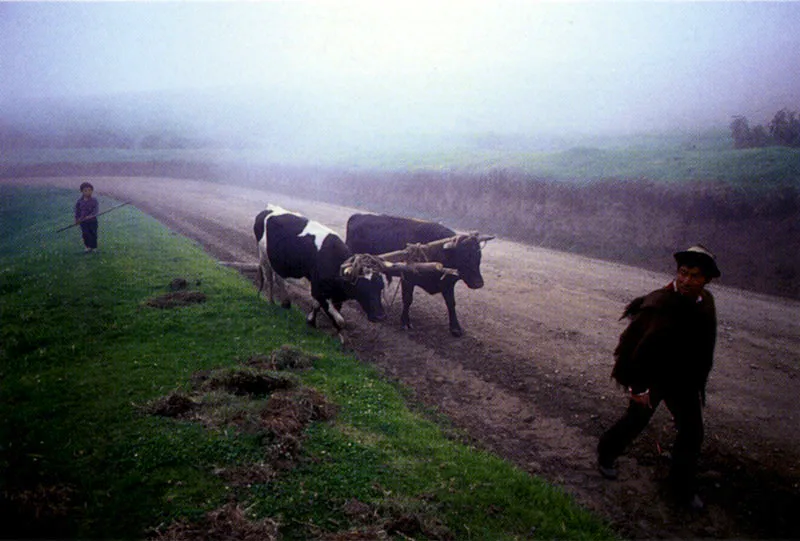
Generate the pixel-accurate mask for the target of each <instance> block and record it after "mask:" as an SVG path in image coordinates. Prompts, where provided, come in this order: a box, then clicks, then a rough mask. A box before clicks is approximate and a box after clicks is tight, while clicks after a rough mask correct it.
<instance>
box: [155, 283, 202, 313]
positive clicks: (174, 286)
mask: <svg viewBox="0 0 800 541" xmlns="http://www.w3.org/2000/svg"><path fill="white" fill-rule="evenodd" d="M194 284H195V285H196V286H199V285H200V281H199V280H196V281H195V282H194ZM188 288H189V281H188V280H186V278H180V277H178V278H173V279H172V281H171V282H170V283H169V284H168V285H167V289H169V292H168V293H164V294H163V295H159V296H157V297H153V298H150V299H147V300H146V301H145V303H144V304H145V306H149V307H150V308H161V309H165V308H180V307H183V306H191V305H193V304H201V303H204V302H206V300H207V297H206V294H205V293H203V292H201V291H192V290H190V289H188Z"/></svg>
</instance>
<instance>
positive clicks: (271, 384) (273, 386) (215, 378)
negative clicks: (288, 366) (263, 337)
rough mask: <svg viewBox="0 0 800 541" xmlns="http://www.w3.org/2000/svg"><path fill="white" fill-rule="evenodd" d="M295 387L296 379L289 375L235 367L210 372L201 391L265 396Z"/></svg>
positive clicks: (246, 367)
mask: <svg viewBox="0 0 800 541" xmlns="http://www.w3.org/2000/svg"><path fill="white" fill-rule="evenodd" d="M200 377H202V376H200ZM297 385H299V383H298V381H297V378H295V377H294V376H292V375H291V374H286V373H282V372H272V371H268V370H259V369H258V368H253V367H249V366H245V367H238V366H237V367H234V368H223V369H221V370H213V371H211V372H210V373H209V374H208V375H207V376H206V377H205V380H204V381H202V383H201V390H203V391H215V390H224V391H226V392H229V393H231V394H235V395H267V394H270V393H272V392H273V391H277V390H280V389H291V388H293V387H297Z"/></svg>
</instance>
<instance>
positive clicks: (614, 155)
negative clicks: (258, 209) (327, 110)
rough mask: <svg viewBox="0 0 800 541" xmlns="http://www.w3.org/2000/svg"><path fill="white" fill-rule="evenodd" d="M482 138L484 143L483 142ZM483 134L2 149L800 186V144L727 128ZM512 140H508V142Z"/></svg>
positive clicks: (20, 156) (37, 161)
mask: <svg viewBox="0 0 800 541" xmlns="http://www.w3.org/2000/svg"><path fill="white" fill-rule="evenodd" d="M476 141H477V142H476ZM479 141H480V140H479V139H478V140H474V139H465V140H463V141H455V140H454V141H451V142H445V141H441V140H436V139H432V140H431V141H430V144H429V145H424V144H422V143H421V142H419V141H409V142H408V146H407V148H406V149H405V150H404V149H403V146H402V145H401V144H398V145H397V146H395V147H393V148H392V149H384V150H365V149H356V150H352V149H349V150H338V151H333V150H329V151H319V150H316V149H306V150H303V149H302V148H299V149H297V150H296V151H295V152H294V153H292V154H276V153H270V152H268V151H266V150H263V151H262V150H258V149H236V150H234V149H222V148H220V149H203V150H191V149H186V150H181V149H162V150H147V149H111V148H99V149H78V148H76V149H18V150H9V151H6V152H4V153H3V155H2V156H0V168H2V167H3V166H5V167H20V166H33V165H46V164H57V163H71V164H84V165H91V164H98V163H134V164H145V163H161V164H170V163H181V162H187V163H197V164H204V165H212V166H213V165H219V166H222V167H227V168H230V167H237V166H242V165H248V166H253V167H268V166H271V165H278V166H299V167H304V166H309V165H313V166H314V167H320V168H328V169H338V170H349V171H373V172H376V173H380V172H404V171H448V172H453V173H459V174H466V175H484V174H487V173H489V172H491V171H496V170H503V169H505V170H509V171H514V172H516V173H520V174H524V175H530V176H531V177H534V178H538V179H546V180H556V181H566V182H581V183H583V182H590V181H599V180H623V181H625V180H641V179H647V180H651V181H656V182H685V181H692V182H722V183H725V184H730V185H733V186H737V187H747V188H752V187H759V188H762V189H769V188H773V187H775V186H786V185H791V186H798V185H800V149H792V148H786V147H767V148H757V149H745V150H736V149H734V148H733V142H732V139H731V138H730V134H728V133H727V132H725V131H717V132H709V133H704V134H691V135H690V134H663V135H639V136H625V137H592V138H588V137H582V138H581V137H573V138H571V139H570V138H564V140H561V141H559V142H558V143H557V144H555V143H553V144H548V145H544V146H543V145H542V144H537V142H536V141H530V142H529V141H528V140H527V139H525V138H519V140H515V139H514V138H506V139H503V143H504V144H497V145H492V144H482V143H480V142H479ZM504 145H505V146H504Z"/></svg>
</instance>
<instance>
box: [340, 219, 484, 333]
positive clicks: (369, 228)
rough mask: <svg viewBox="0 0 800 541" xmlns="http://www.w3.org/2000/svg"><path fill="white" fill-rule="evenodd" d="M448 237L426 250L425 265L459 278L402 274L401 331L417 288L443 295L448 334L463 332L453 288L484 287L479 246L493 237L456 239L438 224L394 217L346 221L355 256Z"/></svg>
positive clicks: (433, 273)
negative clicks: (439, 267) (460, 283)
mask: <svg viewBox="0 0 800 541" xmlns="http://www.w3.org/2000/svg"><path fill="white" fill-rule="evenodd" d="M451 237H455V239H454V240H453V241H452V242H447V243H444V244H440V245H438V246H435V247H433V248H429V249H426V250H425V254H424V257H425V259H426V260H427V261H436V262H440V263H442V264H443V266H444V267H447V268H451V269H456V270H458V275H457V276H454V275H451V274H442V273H440V272H436V271H421V272H407V273H404V274H403V275H402V276H403V277H402V280H401V284H402V285H401V287H402V290H403V313H402V315H401V322H402V324H403V326H404V327H406V328H411V319H410V317H409V313H408V312H409V307H410V306H411V302H412V301H413V299H414V287H415V286H419V287H421V288H422V289H424V290H425V291H427V292H428V293H429V294H431V295H434V294H436V293H441V294H442V296H443V297H444V302H445V304H446V305H447V313H448V316H449V319H450V333H451V334H452V335H453V336H461V335H462V334H464V331H463V330H462V329H461V325H460V324H459V322H458V317H457V316H456V299H455V286H456V283H457V282H458V281H459V280H463V281H464V283H465V284H467V287H469V288H470V289H479V288H481V287H483V277H482V276H481V269H480V265H481V242H485V241H488V240H491V239H493V238H494V237H492V236H488V235H478V234H477V233H473V234H469V235H456V232H455V231H453V230H452V229H449V228H447V227H445V226H443V225H441V224H437V223H434V222H426V221H422V220H413V219H409V218H400V217H397V216H387V215H375V214H354V215H353V216H351V217H350V219H349V220H348V221H347V245H348V246H349V247H350V249H351V250H353V251H354V252H358V253H368V254H386V253H389V252H394V251H397V250H403V249H405V248H406V247H407V245H409V244H427V243H431V242H434V241H437V240H441V239H447V238H451Z"/></svg>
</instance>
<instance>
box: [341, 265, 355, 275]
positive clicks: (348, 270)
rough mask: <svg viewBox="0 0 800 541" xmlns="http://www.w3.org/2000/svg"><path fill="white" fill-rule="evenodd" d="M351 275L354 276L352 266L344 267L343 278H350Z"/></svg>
mask: <svg viewBox="0 0 800 541" xmlns="http://www.w3.org/2000/svg"><path fill="white" fill-rule="evenodd" d="M351 274H353V266H352V265H347V266H346V267H342V276H347V277H348V278H349V277H350V275H351Z"/></svg>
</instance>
